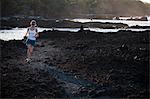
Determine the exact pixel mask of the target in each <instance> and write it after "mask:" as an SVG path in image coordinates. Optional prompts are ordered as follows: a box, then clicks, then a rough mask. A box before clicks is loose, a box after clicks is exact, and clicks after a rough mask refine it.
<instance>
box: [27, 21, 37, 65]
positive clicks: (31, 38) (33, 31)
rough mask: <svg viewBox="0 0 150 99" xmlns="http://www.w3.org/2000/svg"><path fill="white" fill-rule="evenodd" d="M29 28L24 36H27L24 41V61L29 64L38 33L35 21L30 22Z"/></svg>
mask: <svg viewBox="0 0 150 99" xmlns="http://www.w3.org/2000/svg"><path fill="white" fill-rule="evenodd" d="M30 25H31V26H30V27H28V30H27V33H26V35H25V36H27V35H28V37H27V40H26V45H27V47H28V49H27V58H26V61H27V62H29V61H30V60H31V55H32V52H33V48H34V46H35V42H36V38H37V37H39V33H38V30H37V27H36V26H37V25H36V21H35V20H32V21H31V22H30Z"/></svg>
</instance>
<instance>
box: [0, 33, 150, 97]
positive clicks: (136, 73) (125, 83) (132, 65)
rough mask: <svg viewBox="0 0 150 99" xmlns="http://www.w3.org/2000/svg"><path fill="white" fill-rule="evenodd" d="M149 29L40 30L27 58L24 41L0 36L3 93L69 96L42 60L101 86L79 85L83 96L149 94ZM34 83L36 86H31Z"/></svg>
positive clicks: (23, 95)
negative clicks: (8, 39)
mask: <svg viewBox="0 0 150 99" xmlns="http://www.w3.org/2000/svg"><path fill="white" fill-rule="evenodd" d="M149 34H150V31H145V32H134V33H133V32H132V31H119V32H117V33H107V34H103V33H96V32H91V31H79V32H77V33H72V32H59V31H44V32H42V33H40V37H39V39H38V40H37V44H36V47H35V51H34V54H33V62H31V64H27V63H25V62H23V60H24V59H25V53H26V52H25V50H26V47H25V45H24V44H23V43H22V41H8V42H6V41H1V50H2V53H1V54H2V55H1V59H2V66H1V69H0V70H1V78H2V81H1V84H2V86H1V87H2V88H1V96H2V98H20V97H29V98H35V96H36V97H37V98H50V97H51V98H65V97H67V95H66V92H65V91H64V90H65V88H64V86H62V85H61V84H60V81H59V80H58V79H57V78H55V77H54V76H53V75H49V74H47V73H45V72H46V70H45V68H44V67H42V65H43V64H47V65H49V66H50V65H53V66H55V67H57V68H59V69H61V70H63V71H66V72H69V73H72V74H73V75H75V79H78V78H80V79H84V80H87V81H90V82H92V83H93V84H96V85H97V87H98V88H104V89H105V91H98V90H97V89H95V88H94V89H90V90H89V89H85V90H78V92H79V93H80V92H82V93H84V94H85V95H84V97H86V98H98V97H103V96H108V97H114V98H148V97H149ZM40 64H41V67H40V66H39V65H40ZM41 68H42V69H41ZM24 87H25V88H24ZM31 87H32V88H31ZM34 88H35V89H38V90H37V91H34V92H33V90H34ZM108 89H109V90H108ZM29 90H31V93H34V94H31V93H28V91H29ZM39 93H40V94H39ZM33 95H34V96H33ZM8 96H9V97H8ZM78 97H82V96H80V95H79V96H78Z"/></svg>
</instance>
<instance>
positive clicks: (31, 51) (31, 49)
mask: <svg viewBox="0 0 150 99" xmlns="http://www.w3.org/2000/svg"><path fill="white" fill-rule="evenodd" d="M33 48H34V47H33V46H32V45H31V46H30V49H29V52H30V58H31V55H32V53H33Z"/></svg>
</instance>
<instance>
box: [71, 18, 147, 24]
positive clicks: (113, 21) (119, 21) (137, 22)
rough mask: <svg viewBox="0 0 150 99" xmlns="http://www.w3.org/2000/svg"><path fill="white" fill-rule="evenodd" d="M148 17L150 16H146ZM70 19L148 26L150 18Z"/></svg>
mask: <svg viewBox="0 0 150 99" xmlns="http://www.w3.org/2000/svg"><path fill="white" fill-rule="evenodd" d="M148 19H150V17H148ZM70 21H73V22H81V23H86V22H102V23H106V22H109V23H123V24H127V25H128V26H136V25H138V26H150V20H149V21H132V20H101V19H71V20H70Z"/></svg>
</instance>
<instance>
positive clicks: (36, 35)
mask: <svg viewBox="0 0 150 99" xmlns="http://www.w3.org/2000/svg"><path fill="white" fill-rule="evenodd" d="M35 37H36V38H38V37H39V32H38V30H37V29H36V34H35Z"/></svg>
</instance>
